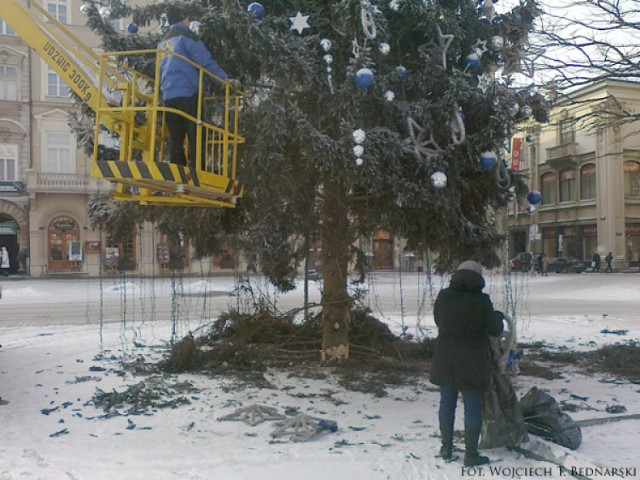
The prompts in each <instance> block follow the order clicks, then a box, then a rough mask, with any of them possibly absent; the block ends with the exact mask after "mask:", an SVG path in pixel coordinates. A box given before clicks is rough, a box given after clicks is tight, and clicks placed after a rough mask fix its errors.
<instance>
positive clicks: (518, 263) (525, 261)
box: [509, 252, 540, 272]
mask: <svg viewBox="0 0 640 480" xmlns="http://www.w3.org/2000/svg"><path fill="white" fill-rule="evenodd" d="M539 256H540V254H539V253H532V252H520V253H517V254H516V256H515V257H513V258H512V259H511V260H510V261H509V263H510V264H511V269H512V270H517V271H520V272H528V271H530V270H531V268H532V267H534V266H535V264H536V260H537V258H538V257H539Z"/></svg>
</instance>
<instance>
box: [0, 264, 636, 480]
mask: <svg viewBox="0 0 640 480" xmlns="http://www.w3.org/2000/svg"><path fill="white" fill-rule="evenodd" d="M486 278H487V284H488V285H487V289H486V291H487V292H490V293H491V295H492V298H493V299H494V303H495V304H496V307H497V308H501V309H503V310H505V311H508V312H510V313H512V314H514V316H515V318H516V320H517V323H518V337H519V340H520V341H521V342H527V343H528V342H534V341H541V342H545V343H547V344H549V345H551V348H563V347H567V348H569V349H573V350H593V349H596V348H598V347H600V346H602V345H605V344H612V343H616V342H626V341H631V340H635V341H638V340H639V339H640V275H638V274H610V275H604V274H600V275H597V274H580V275H578V274H569V275H561V274H559V275H550V276H549V277H545V278H542V277H537V276H528V275H521V274H518V275H515V276H511V277H503V276H501V275H498V274H496V275H487V277H486ZM446 284H447V279H446V278H440V277H434V278H431V279H430V278H428V277H427V276H425V275H424V274H417V273H404V274H402V275H400V274H398V273H377V274H375V275H373V276H372V278H371V279H370V282H369V283H368V284H367V285H366V288H367V290H368V291H369V294H370V295H369V300H368V302H369V306H370V307H371V309H372V310H373V311H374V312H377V314H378V315H380V316H381V317H382V318H383V319H384V320H385V321H387V323H388V324H389V325H390V326H391V328H392V329H394V331H396V332H400V331H402V330H405V331H406V332H408V333H411V334H413V335H427V336H435V335H436V330H435V327H434V326H433V325H432V323H433V320H432V317H431V301H432V299H433V298H434V296H435V295H436V294H437V291H438V290H439V289H440V288H441V287H442V286H443V285H446ZM0 286H2V287H3V291H2V299H0V344H2V348H1V349H0V396H1V397H2V400H3V405H0V428H1V431H0V480H10V479H11V480H13V479H23V478H30V479H42V480H58V479H60V480H62V479H64V480H69V479H72V480H107V479H108V480H114V479H115V480H134V479H135V480H147V479H149V480H165V479H167V480H169V479H189V480H196V479H199V480H209V479H220V480H227V479H228V480H244V479H252V480H253V479H267V480H276V479H277V480H297V479H300V478H305V479H309V480H316V479H317V480H320V479H323V480H324V479H337V480H343V479H344V480H347V479H349V480H352V479H353V480H356V479H367V480H378V479H380V480H383V479H390V480H413V479H458V478H480V477H484V478H495V479H501V478H505V479H506V478H520V477H521V478H550V479H561V478H572V477H571V475H569V474H568V473H567V472H561V471H560V469H559V468H558V467H557V466H556V465H554V464H552V463H548V462H545V461H541V460H531V459H528V458H525V457H524V456H522V455H521V454H519V453H516V452H513V451H508V450H506V449H495V450H490V451H485V453H487V454H488V455H489V456H490V457H491V458H492V459H493V460H494V462H493V463H492V464H491V465H490V467H491V470H490V468H489V467H484V468H483V469H480V468H476V469H465V468H464V467H462V464H461V463H460V462H459V461H458V462H452V463H444V462H443V461H442V460H440V459H438V458H435V457H434V454H435V453H436V452H437V449H438V445H439V437H438V428H437V402H438V392H437V390H436V389H435V388H434V387H433V385H430V384H429V383H428V382H427V381H426V379H424V380H423V381H420V382H418V383H417V384H412V385H406V386H401V387H389V388H387V392H388V394H387V395H386V396H385V397H374V396H372V395H370V394H364V393H358V392H353V391H348V390H345V389H344V388H343V387H341V386H340V385H339V384H338V383H337V381H336V379H335V378H334V377H333V376H332V374H331V370H330V369H325V372H324V373H325V375H324V378H318V379H301V378H297V377H290V376H289V375H287V374H286V373H283V372H280V371H270V372H268V374H267V375H266V377H267V380H268V385H266V386H262V387H257V386H246V387H244V388H242V389H238V388H237V385H236V384H235V382H234V381H233V380H232V379H230V378H206V377H202V376H197V375H175V376H168V375H167V376H163V377H161V376H152V377H148V376H144V375H137V374H136V373H135V371H134V370H133V369H131V368H124V364H123V362H122V360H123V359H124V360H126V362H127V363H128V364H131V363H135V361H136V360H139V361H140V362H143V361H145V362H149V361H152V360H154V359H156V358H159V357H160V356H161V355H162V354H163V353H164V352H165V351H166V346H167V342H168V341H169V340H170V339H171V337H172V335H177V336H182V335H184V334H185V333H187V332H188V331H190V330H193V329H195V328H197V327H198V326H200V325H202V324H203V323H206V322H208V321H209V319H211V318H215V317H216V315H217V313H218V312H219V311H221V310H225V309H228V308H230V307H235V306H238V305H240V304H242V303H243V302H246V301H247V300H246V297H242V296H240V297H239V296H230V295H229V292H231V291H233V290H234V288H235V281H234V279H233V278H222V277H221V278H184V279H177V280H176V279H173V280H172V279H168V278H155V279H139V278H109V279H106V278H105V279H91V280H35V279H23V280H18V279H9V280H2V281H0ZM251 287H252V289H253V292H254V294H256V295H258V294H259V293H260V292H262V293H269V294H271V293H272V292H271V291H269V289H268V288H267V287H266V286H265V285H264V284H260V283H259V282H255V281H253V282H252V284H251ZM270 297H271V298H272V295H270ZM309 297H310V301H312V302H313V301H317V300H318V299H319V290H318V285H317V284H315V283H313V284H312V285H311V288H310V295H309ZM302 298H303V293H302V289H301V288H300V289H298V290H297V291H294V292H291V293H289V294H287V295H283V296H278V297H277V298H276V300H275V301H276V305H277V306H279V307H280V308H282V309H287V308H290V307H292V306H299V305H300V303H301V301H302ZM605 329H606V330H609V331H623V330H627V333H626V334H625V335H615V334H611V333H601V332H602V330H605ZM525 355H526V351H525ZM142 381H145V382H147V384H148V385H150V384H158V385H162V386H164V387H165V388H166V389H168V390H171V391H173V392H174V394H173V396H168V397H167V399H171V398H177V397H184V398H185V399H187V400H188V401H189V403H188V404H183V405H178V406H176V407H175V408H163V409H160V408H158V409H156V410H155V411H153V412H151V414H142V415H136V414H133V413H130V414H129V415H126V411H124V410H121V413H122V414H121V415H114V416H110V417H108V418H105V417H104V415H105V412H104V411H103V410H102V409H99V408H96V407H95V406H94V405H93V403H92V402H91V399H92V398H93V396H94V395H95V394H96V393H97V392H99V391H103V392H113V391H114V389H115V390H116V391H118V392H124V391H125V390H126V389H127V387H130V386H132V385H136V384H139V382H142ZM184 382H190V384H191V385H192V388H190V389H186V390H182V388H183V387H184V386H185V385H187V384H185V383H184ZM534 385H536V386H538V387H540V388H542V389H544V390H545V391H547V392H549V393H550V394H551V395H553V396H554V397H555V398H556V399H557V400H558V401H567V402H569V403H572V404H574V405H577V406H578V407H579V409H578V410H577V411H575V412H572V413H571V417H572V418H573V419H574V420H585V419H591V418H603V417H615V415H612V414H609V413H607V411H606V409H607V407H609V408H610V407H619V406H624V407H625V408H626V412H625V413H626V414H636V413H640V385H638V384H633V383H630V382H628V381H623V380H619V379H615V378H612V377H610V376H607V375H591V376H588V375H585V374H583V373H578V372H575V371H572V368H571V365H567V366H564V367H562V376H561V378H557V379H554V380H543V379H540V378H534V377H527V376H519V377H517V379H516V380H515V386H516V389H517V392H518V395H519V396H522V395H523V394H524V393H526V392H527V391H528V390H529V388H530V387H532V386H534ZM175 392H178V393H175ZM7 402H8V403H7ZM252 405H260V406H265V407H271V408H273V409H275V411H276V412H277V413H278V414H280V415H283V416H286V417H287V418H293V417H295V415H296V414H306V415H309V416H312V417H314V418H316V419H319V420H324V421H326V422H329V421H334V422H336V423H337V427H338V429H337V431H335V432H331V431H329V430H327V431H326V434H324V435H322V436H321V437H320V438H317V439H314V440H311V441H308V442H293V441H290V440H289V438H288V437H274V436H272V433H273V432H275V431H276V429H275V426H274V425H275V421H264V422H262V423H260V424H258V425H255V426H251V425H249V424H247V423H244V422H242V421H222V420H220V419H221V417H224V416H226V415H232V414H234V413H235V412H237V411H238V409H239V408H240V407H246V406H252ZM461 410H462V409H461V408H460V412H459V415H458V417H459V418H458V419H457V420H458V422H457V429H459V430H462V418H461V417H462V415H461V413H462V411H461ZM639 432H640V421H639V420H624V421H619V422H615V423H608V424H606V425H601V426H592V427H584V428H583V430H582V433H583V442H582V445H581V446H580V448H579V449H578V450H577V451H570V450H567V449H564V448H562V447H560V446H557V445H554V444H550V443H548V442H545V441H543V440H541V439H538V438H535V437H532V438H531V440H530V442H529V443H528V444H525V445H523V446H525V447H526V448H528V449H530V450H532V451H534V452H537V453H539V454H540V455H542V456H544V457H546V458H548V459H553V460H554V461H555V462H557V463H561V464H564V465H565V466H567V467H568V468H571V466H573V467H575V468H576V469H578V470H576V471H575V472H574V473H582V474H583V475H585V476H587V477H589V478H623V477H622V476H621V474H626V476H625V478H635V477H640V460H639V459H638V454H637V452H638V450H639V447H640V437H639V436H638V435H639ZM459 443H460V442H459ZM596 467H611V468H613V467H616V468H619V469H622V468H624V470H617V471H615V472H614V471H613V470H608V471H604V472H605V473H608V474H609V475H606V476H602V475H596V474H594V471H595V470H589V469H594V468H596ZM601 472H602V470H601ZM569 473H570V471H569ZM614 473H615V474H614Z"/></svg>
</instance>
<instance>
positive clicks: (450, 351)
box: [431, 260, 504, 466]
mask: <svg viewBox="0 0 640 480" xmlns="http://www.w3.org/2000/svg"><path fill="white" fill-rule="evenodd" d="M484 286H485V282H484V278H483V277H482V266H481V265H480V264H479V263H478V262H475V261H473V260H467V261H465V262H462V263H461V264H460V266H459V267H458V269H457V270H456V271H455V272H454V274H453V275H452V277H451V283H450V285H449V288H445V289H444V290H442V291H441V292H440V293H439V294H438V298H437V299H436V303H435V305H434V309H433V316H434V319H435V322H436V325H437V326H438V339H437V341H436V348H435V352H434V355H433V363H432V365H431V382H432V383H434V384H436V385H438V386H440V409H439V412H438V420H439V423H440V434H441V436H442V447H441V449H440V455H441V456H442V458H444V459H445V460H450V459H451V458H452V451H453V429H454V423H455V409H456V403H457V400H458V392H462V398H463V401H464V443H465V455H464V464H465V465H467V466H473V465H483V464H485V463H488V462H489V459H488V458H487V457H484V456H481V455H479V454H478V439H479V438H480V429H481V428H482V400H483V394H484V391H486V390H488V388H489V377H490V373H491V365H490V360H489V349H490V345H489V335H491V336H498V335H500V334H501V333H502V329H503V325H502V320H503V318H504V315H503V314H502V312H498V311H495V310H494V309H493V304H492V303H491V299H490V298H489V295H487V294H486V293H482V289H483V288H484Z"/></svg>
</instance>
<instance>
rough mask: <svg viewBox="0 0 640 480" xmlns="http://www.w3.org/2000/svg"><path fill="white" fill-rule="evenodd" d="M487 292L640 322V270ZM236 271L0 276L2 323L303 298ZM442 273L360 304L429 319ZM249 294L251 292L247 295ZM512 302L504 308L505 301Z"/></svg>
mask: <svg viewBox="0 0 640 480" xmlns="http://www.w3.org/2000/svg"><path fill="white" fill-rule="evenodd" d="M485 278H486V282H487V287H486V288H485V291H486V292H488V293H490V294H491V297H492V299H493V301H494V304H495V305H496V308H500V309H506V310H508V311H510V312H512V311H514V310H513V308H514V305H515V311H516V312H517V314H518V315H520V316H565V315H578V316H593V317H601V316H602V315H603V314H606V315H608V316H611V317H618V318H625V319H627V320H640V274H617V273H614V274H592V273H582V274H550V275H549V276H548V277H540V276H537V275H530V274H522V273H517V274H513V275H510V276H504V275H502V274H490V273H489V274H486V275H485ZM235 282H236V280H235V278H234V277H231V276H230V277H211V278H194V277H190V278H182V279H171V278H166V277H164V278H160V277H157V278H126V279H122V278H119V277H116V278H112V277H110V278H102V279H100V278H95V279H74V280H69V279H63V280H59V279H35V278H34V279H30V278H26V279H25V278H22V279H18V278H8V279H1V280H0V286H2V287H3V295H2V298H1V299H0V326H6V327H10V326H21V325H34V326H35V325H49V324H85V323H100V322H105V323H109V322H133V323H135V322H144V321H155V320H172V319H174V320H175V319H179V320H180V321H187V322H196V323H197V322H203V321H208V320H209V319H211V318H217V316H218V314H219V312H221V311H228V310H229V309H232V308H237V307H239V306H244V307H247V306H249V305H251V304H252V303H254V302H257V301H259V300H263V301H264V300H266V301H269V302H272V303H275V305H276V306H277V308H279V309H280V310H281V311H286V310H288V309H291V308H299V307H301V306H302V305H303V303H304V294H303V288H302V285H300V288H298V289H297V290H295V291H293V292H290V293H288V294H286V295H276V294H275V293H274V291H273V289H272V288H269V286H268V285H267V284H266V283H265V282H264V281H260V280H258V279H256V278H254V279H252V281H251V284H244V285H243V287H242V288H240V291H242V292H243V293H242V294H240V295H231V293H232V292H233V291H234V290H238V289H237V288H236V283H235ZM447 284H448V278H447V277H444V278H443V277H439V276H433V277H432V278H429V277H427V275H425V274H422V273H402V274H400V273H398V272H384V273H379V272H376V273H374V274H372V275H371V277H370V278H369V281H368V283H367V284H366V285H365V286H364V287H363V288H364V290H365V291H366V292H367V297H366V298H367V299H366V304H367V305H368V306H369V307H370V308H371V310H373V311H374V312H378V313H379V314H381V315H383V316H385V317H389V318H390V317H394V318H398V317H402V318H405V317H415V316H418V317H423V318H426V317H429V316H430V314H431V304H432V301H433V299H434V298H435V296H436V295H437V292H438V291H439V289H440V288H443V287H444V286H446V285H447ZM320 288H321V284H318V283H315V282H311V283H310V286H309V292H310V293H309V301H310V302H311V303H313V302H319V301H320V295H321V294H320ZM249 292H250V293H249ZM508 305H510V307H509V306H508Z"/></svg>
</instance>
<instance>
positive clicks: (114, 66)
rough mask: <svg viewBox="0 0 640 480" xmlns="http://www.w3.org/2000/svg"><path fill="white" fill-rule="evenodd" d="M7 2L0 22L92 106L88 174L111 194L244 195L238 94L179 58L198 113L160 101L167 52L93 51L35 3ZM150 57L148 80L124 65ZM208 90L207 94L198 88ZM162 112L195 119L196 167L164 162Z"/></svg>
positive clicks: (180, 199) (220, 203) (225, 200)
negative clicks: (193, 83) (113, 153)
mask: <svg viewBox="0 0 640 480" xmlns="http://www.w3.org/2000/svg"><path fill="white" fill-rule="evenodd" d="M5 1H8V4H5V2H3V8H2V18H3V19H4V20H5V22H7V23H8V24H9V25H10V26H11V28H13V30H14V31H15V32H16V33H17V34H18V35H19V36H20V37H21V38H22V39H23V40H24V41H25V42H26V43H27V44H29V46H30V47H31V48H33V49H34V50H35V52H36V53H37V54H38V55H39V56H40V57H42V58H43V60H44V61H45V62H47V64H48V65H49V66H50V67H51V68H52V69H53V70H55V71H56V73H58V74H59V75H60V76H61V78H63V79H64V80H65V81H66V82H67V84H68V85H69V87H70V88H71V89H72V90H73V91H74V92H75V93H76V94H77V95H78V96H79V97H80V98H81V99H82V100H83V101H84V102H85V103H86V104H87V106H89V107H90V108H91V109H92V110H93V111H94V112H95V114H96V124H95V136H94V155H93V160H92V165H91V175H92V176H93V177H97V178H103V179H106V180H109V181H110V182H112V183H113V185H114V188H113V191H112V192H111V194H112V196H113V198H115V199H116V200H121V201H134V202H138V203H140V204H142V205H180V206H203V207H229V208H233V207H235V205H236V202H237V199H238V198H239V197H241V196H242V194H243V186H242V184H241V183H240V181H239V180H238V179H237V178H236V161H237V154H238V146H239V145H240V144H241V143H243V142H244V138H242V137H241V136H240V135H239V134H238V123H239V112H240V107H241V101H242V97H243V96H242V92H240V91H238V90H237V89H235V88H234V87H233V86H232V85H231V84H230V83H228V82H225V81H223V80H221V79H219V78H217V77H216V76H214V75H212V74H211V73H209V72H208V71H207V70H205V69H203V68H201V67H200V66H198V65H196V64H194V63H192V62H190V60H188V59H186V58H185V57H181V58H183V59H184V60H185V61H187V62H189V63H192V65H194V67H195V68H197V69H198V71H199V83H200V88H199V91H200V98H199V100H200V101H199V102H198V105H199V107H198V111H197V115H196V117H191V116H189V115H187V114H185V113H184V112H181V111H179V110H175V109H170V108H167V107H164V106H163V105H162V102H161V99H160V85H159V78H160V74H159V73H160V60H161V59H162V56H163V55H169V54H171V53H169V52H164V51H159V50H138V51H126V52H107V53H102V54H100V55H98V54H96V53H95V52H94V51H93V50H92V49H91V48H89V47H88V46H86V45H85V44H84V43H83V42H82V41H81V40H80V39H79V38H78V37H77V36H75V35H74V34H73V33H72V32H71V31H69V30H68V29H67V28H66V27H65V26H64V25H63V24H61V23H60V22H59V21H58V20H56V19H55V18H54V17H53V16H51V14H49V12H48V11H47V10H45V9H43V8H42V7H41V6H40V5H39V4H38V3H37V2H36V1H33V0H5ZM174 55H176V54H174ZM138 61H139V62H141V63H138ZM149 62H153V63H151V64H154V65H155V74H154V77H153V78H151V77H148V76H146V75H144V74H142V73H140V72H139V71H137V70H136V69H135V68H133V67H131V66H130V65H136V64H142V63H145V64H149ZM208 91H211V94H207V95H205V94H204V93H203V92H208ZM168 112H173V113H178V114H180V115H182V116H184V117H185V118H187V119H188V120H190V121H193V122H195V124H196V132H197V133H196V136H197V141H196V158H199V159H201V161H200V162H196V166H195V169H192V168H189V167H187V166H182V165H177V164H173V163H169V162H168V160H169V159H168V158H167V157H168V155H167V143H168V130H167V127H166V121H165V116H166V114H167V113H168ZM103 129H105V130H106V131H107V132H108V134H109V137H110V141H111V142H114V143H115V145H117V147H118V149H119V158H118V159H117V160H113V159H106V158H100V155H101V152H103V151H104V149H100V148H99V141H100V139H101V138H103V136H104V135H105V132H103ZM185 148H188V145H186V144H185Z"/></svg>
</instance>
